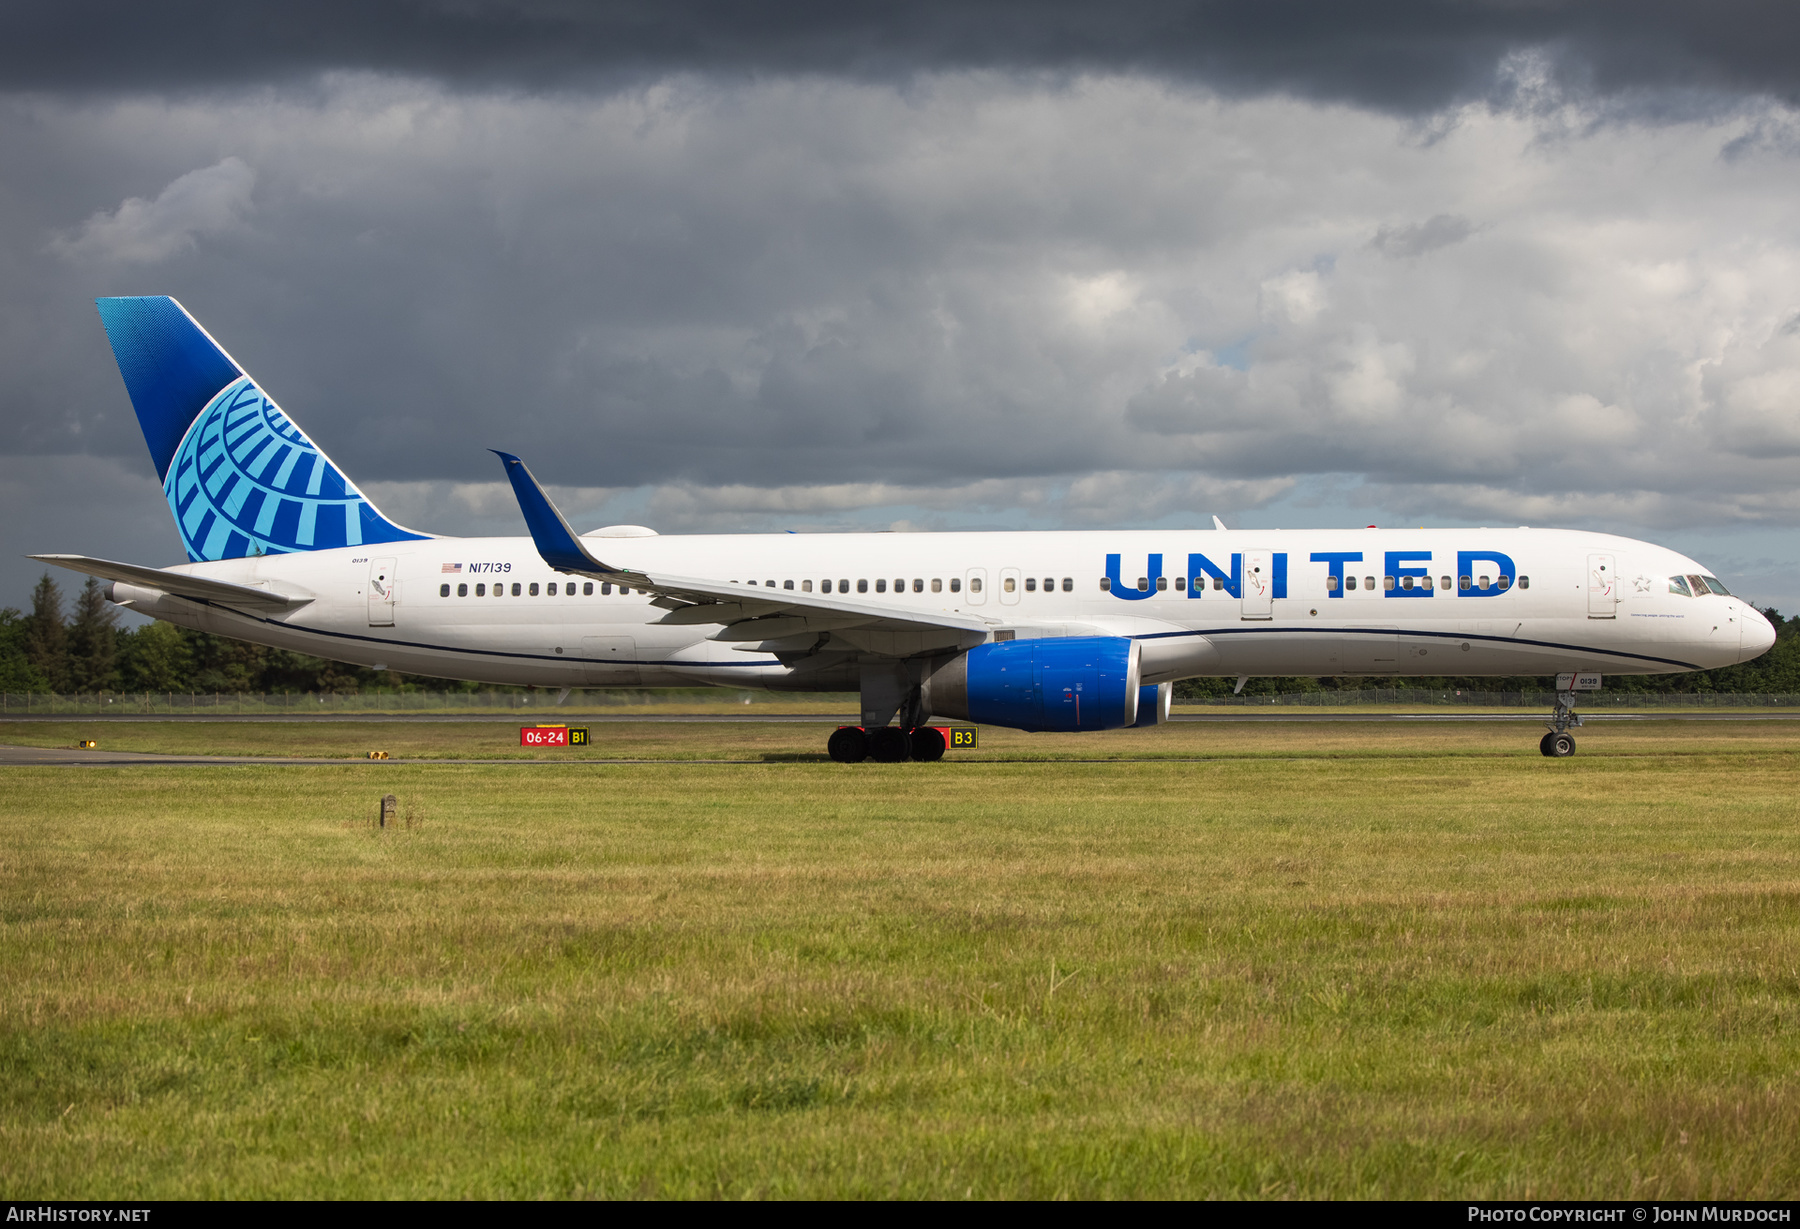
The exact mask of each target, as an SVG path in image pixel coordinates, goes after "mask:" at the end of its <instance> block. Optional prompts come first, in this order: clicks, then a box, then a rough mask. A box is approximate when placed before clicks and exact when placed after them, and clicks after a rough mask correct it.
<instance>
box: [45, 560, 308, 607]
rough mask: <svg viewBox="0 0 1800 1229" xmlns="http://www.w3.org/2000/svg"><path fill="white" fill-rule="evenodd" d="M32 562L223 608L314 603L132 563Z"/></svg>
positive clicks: (300, 596) (296, 596)
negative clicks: (159, 590) (219, 605)
mask: <svg viewBox="0 0 1800 1229" xmlns="http://www.w3.org/2000/svg"><path fill="white" fill-rule="evenodd" d="M31 557H32V558H33V559H36V560H39V561H40V562H43V563H53V564H55V565H56V566H57V567H59V568H68V569H69V570H70V571H71V572H84V573H86V574H87V575H89V576H98V577H99V578H100V579H102V580H117V581H123V582H124V583H125V584H128V585H140V586H142V587H143V588H146V589H161V590H162V591H163V592H164V593H172V594H174V595H175V596H176V597H186V598H192V599H193V600H194V601H197V602H218V603H220V604H221V605H226V606H241V607H247V608H251V609H255V610H292V609H293V608H294V607H296V606H304V605H306V604H307V603H308V602H310V601H312V600H313V595H312V594H310V593H292V592H290V593H281V592H277V591H276V590H274V589H259V588H256V587H255V586H252V585H236V584H232V583H231V582H230V581H226V580H213V579H211V578H210V577H206V576H194V575H191V574H189V573H187V572H169V571H165V570H163V569H162V568H147V567H143V566H140V565H139V564H135V563H116V562H114V561H113V560H111V559H90V558H88V557H87V556H86V555H33V556H31Z"/></svg>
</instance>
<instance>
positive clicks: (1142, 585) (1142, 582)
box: [1138, 576, 1150, 593]
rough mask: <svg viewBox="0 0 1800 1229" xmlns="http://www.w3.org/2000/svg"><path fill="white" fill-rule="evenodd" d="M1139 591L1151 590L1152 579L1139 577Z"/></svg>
mask: <svg viewBox="0 0 1800 1229" xmlns="http://www.w3.org/2000/svg"><path fill="white" fill-rule="evenodd" d="M1138 592H1139V593H1148V592H1150V581H1149V580H1148V579H1147V578H1145V577H1143V576H1140V577H1138Z"/></svg>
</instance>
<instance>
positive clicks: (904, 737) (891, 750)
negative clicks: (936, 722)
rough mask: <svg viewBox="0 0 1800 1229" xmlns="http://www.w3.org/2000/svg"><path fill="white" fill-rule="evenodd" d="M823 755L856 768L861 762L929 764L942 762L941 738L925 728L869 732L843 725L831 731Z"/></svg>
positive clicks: (881, 728)
mask: <svg viewBox="0 0 1800 1229" xmlns="http://www.w3.org/2000/svg"><path fill="white" fill-rule="evenodd" d="M825 753H826V754H827V755H829V756H830V757H831V758H832V759H834V760H836V761H837V762H838V763H840V764H860V763H862V762H863V761H864V760H874V761H875V762H876V763H878V764H898V763H900V762H901V761H902V760H907V759H914V760H919V761H922V762H924V763H930V762H931V761H933V760H941V759H943V758H944V735H943V732H942V731H940V730H938V729H936V728H934V727H932V726H928V725H922V726H919V727H917V728H916V729H911V730H903V729H901V728H900V727H899V726H893V725H884V726H877V727H876V728H875V729H873V730H865V729H863V727H861V726H858V725H846V726H840V727H838V728H837V729H836V730H834V731H832V734H831V738H830V739H829V740H828V741H827V742H826V744H825Z"/></svg>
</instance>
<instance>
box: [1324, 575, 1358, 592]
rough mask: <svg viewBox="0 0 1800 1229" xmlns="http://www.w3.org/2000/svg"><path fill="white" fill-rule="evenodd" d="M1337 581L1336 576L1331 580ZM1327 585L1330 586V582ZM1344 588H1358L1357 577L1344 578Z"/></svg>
mask: <svg viewBox="0 0 1800 1229" xmlns="http://www.w3.org/2000/svg"><path fill="white" fill-rule="evenodd" d="M1336 579H1337V577H1335V576H1334V577H1332V578H1331V580H1336ZM1326 583H1327V584H1329V583H1330V581H1327V582H1326ZM1344 588H1346V589H1354V588H1356V577H1354V576H1346V577H1344Z"/></svg>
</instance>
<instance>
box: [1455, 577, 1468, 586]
mask: <svg viewBox="0 0 1800 1229" xmlns="http://www.w3.org/2000/svg"><path fill="white" fill-rule="evenodd" d="M1456 587H1457V588H1458V589H1467V588H1468V587H1469V578H1468V577H1467V576H1458V577H1457V578H1456Z"/></svg>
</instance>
